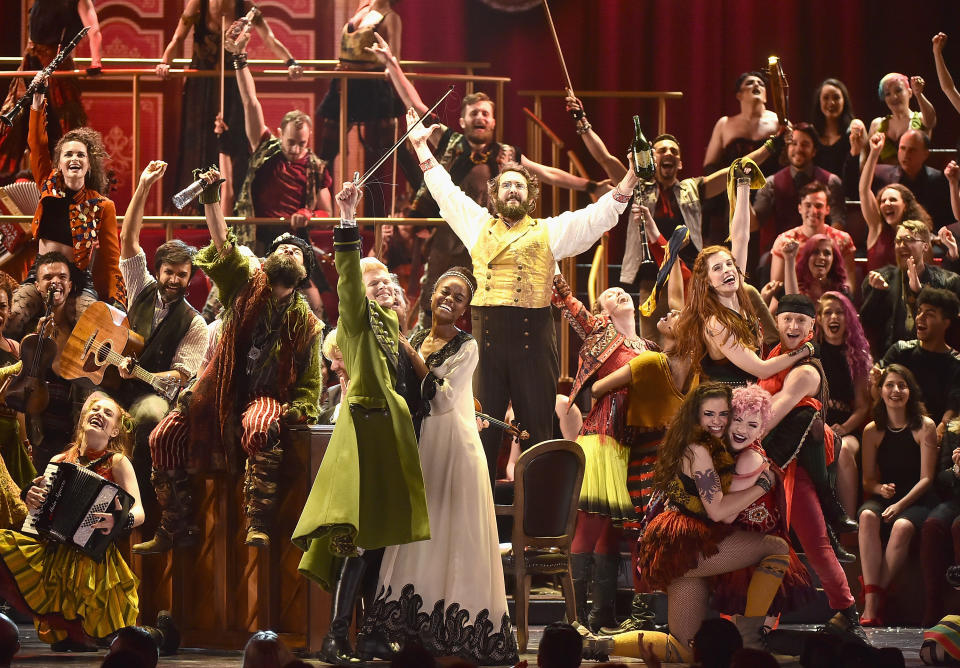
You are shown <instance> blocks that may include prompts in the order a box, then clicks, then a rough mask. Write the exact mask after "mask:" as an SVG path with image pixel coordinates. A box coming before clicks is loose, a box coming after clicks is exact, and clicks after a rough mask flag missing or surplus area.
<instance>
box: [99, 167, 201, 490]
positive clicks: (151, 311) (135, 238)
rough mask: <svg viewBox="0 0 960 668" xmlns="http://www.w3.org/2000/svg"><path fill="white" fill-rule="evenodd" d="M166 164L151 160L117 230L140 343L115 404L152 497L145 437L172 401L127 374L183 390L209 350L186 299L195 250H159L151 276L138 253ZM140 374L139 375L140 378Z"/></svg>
mask: <svg viewBox="0 0 960 668" xmlns="http://www.w3.org/2000/svg"><path fill="white" fill-rule="evenodd" d="M166 169H167V165H166V163H165V162H161V161H159V160H154V161H153V162H151V163H150V164H149V165H147V167H146V169H144V170H143V174H141V175H140V183H139V184H137V190H136V192H135V193H134V195H133V198H132V199H131V200H130V206H129V207H128V208H127V213H126V215H125V216H124V217H123V226H122V228H121V230H120V272H121V273H122V274H123V280H124V281H125V285H127V286H129V287H128V289H127V317H128V318H129V321H130V327H131V329H133V331H135V332H136V333H137V334H139V335H140V336H142V337H143V339H144V348H143V352H142V353H141V354H140V355H139V357H138V358H137V360H136V361H134V360H133V359H131V358H127V360H126V362H127V364H126V369H124V368H121V370H120V375H121V376H123V377H124V378H126V379H128V380H127V381H126V382H124V384H123V386H122V387H121V389H120V391H119V392H118V393H117V399H118V401H119V402H120V403H121V405H123V407H124V408H126V409H127V410H128V411H129V412H130V415H131V416H133V418H134V420H136V429H135V431H134V450H133V457H132V459H133V465H134V469H135V470H136V472H137V483H138V484H139V486H140V490H141V494H147V495H149V496H152V490H153V486H152V485H151V484H150V470H151V466H152V462H151V458H150V444H149V436H150V432H151V431H152V430H153V428H154V427H156V426H157V424H158V423H159V422H160V420H162V419H163V417H164V416H165V415H166V414H167V413H168V412H169V411H170V401H168V399H167V398H165V397H163V396H161V395H160V394H158V391H157V390H155V389H154V388H153V387H152V386H151V385H148V384H147V383H146V382H144V381H143V380H140V379H138V377H137V376H134V375H133V374H132V373H131V372H132V371H133V369H134V364H136V365H138V366H139V367H140V368H141V369H143V370H145V371H148V372H150V373H151V374H152V375H153V376H155V378H156V383H157V384H158V385H164V384H167V385H168V386H169V387H172V388H174V390H175V389H176V387H178V386H179V387H183V386H185V385H186V384H187V381H189V380H190V378H192V377H193V376H194V374H196V373H197V369H198V368H199V367H200V363H201V362H202V361H203V355H204V353H205V352H206V349H207V327H206V325H205V324H204V321H203V318H202V317H200V314H199V313H197V311H196V310H195V309H194V308H193V307H192V306H191V305H190V304H189V303H188V302H187V300H186V299H184V294H186V291H187V286H188V285H189V284H190V277H191V276H192V274H193V256H194V254H195V253H196V249H195V248H193V247H192V246H188V245H187V244H185V243H183V242H182V241H180V240H179V239H174V240H172V241H168V242H166V243H165V244H163V245H161V246H160V247H159V248H158V249H157V252H156V255H155V258H154V271H155V272H156V275H155V276H151V275H150V273H149V272H148V270H147V258H146V255H145V254H144V252H143V249H142V248H140V243H139V241H140V228H141V227H142V226H143V209H144V205H145V204H146V201H147V196H148V195H149V193H150V187H151V186H152V185H153V184H154V183H156V182H157V181H159V180H160V178H161V177H162V176H163V173H164V172H165V171H166ZM143 376H144V374H142V373H141V374H139V377H140V378H142V377H143Z"/></svg>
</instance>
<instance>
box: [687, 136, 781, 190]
mask: <svg viewBox="0 0 960 668" xmlns="http://www.w3.org/2000/svg"><path fill="white" fill-rule="evenodd" d="M785 132H786V126H783V130H781V131H780V132H778V133H777V134H776V135H774V136H772V137H771V138H770V140H769V141H766V142H764V143H763V146H761V147H760V148H758V149H757V150H755V151H752V152H751V153H748V154H747V155H746V156H745V157H746V158H749V159H750V160H753V161H754V162H755V163H757V164H758V165H762V164H763V163H764V162H766V160H767V159H768V158H769V157H770V156H772V155H776V154H777V153H779V152H780V149H781V148H783V145H784V144H785V143H786V140H785V139H784V137H785V135H784V133H785ZM729 171H730V167H724V168H722V169H718V170H717V171H715V172H714V173H713V174H710V175H709V176H705V177H704V178H703V196H704V198H705V199H709V198H710V197H716V196H717V195H719V194H720V193H722V192H723V191H724V189H725V188H726V187H727V172H729Z"/></svg>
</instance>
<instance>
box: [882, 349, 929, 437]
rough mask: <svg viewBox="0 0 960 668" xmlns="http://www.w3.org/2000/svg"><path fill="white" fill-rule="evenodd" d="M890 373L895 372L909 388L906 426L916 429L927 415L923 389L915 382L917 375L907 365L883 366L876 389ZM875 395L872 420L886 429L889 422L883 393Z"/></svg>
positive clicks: (912, 429)
mask: <svg viewBox="0 0 960 668" xmlns="http://www.w3.org/2000/svg"><path fill="white" fill-rule="evenodd" d="M891 373H895V374H897V375H898V376H900V377H901V378H903V380H904V381H905V382H906V383H907V388H908V389H909V390H910V396H909V397H907V407H906V415H907V426H909V427H910V429H911V431H916V430H917V429H919V428H920V425H922V424H923V418H924V416H925V415H927V407H926V406H925V405H924V403H923V391H922V390H921V389H920V383H918V382H917V377H916V376H914V375H913V372H911V371H910V369H908V368H907V367H905V366H902V365H900V364H891V365H889V366H886V367H884V369H883V373H881V374H880V379H879V380H878V381H877V388H878V389H882V388H883V384H884V383H885V382H886V381H887V376H889V375H890V374H891ZM877 395H878V396H877V400H876V401H874V402H873V420H874V422H876V423H877V426H878V427H879V428H880V429H886V428H887V426H888V425H889V424H890V414H889V413H888V412H887V404H886V402H884V400H883V394H882V393H881V392H878V393H877Z"/></svg>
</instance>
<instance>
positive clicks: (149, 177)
mask: <svg viewBox="0 0 960 668" xmlns="http://www.w3.org/2000/svg"><path fill="white" fill-rule="evenodd" d="M166 171H167V163H165V162H163V161H162V160H153V161H151V162H150V164H148V165H147V166H146V168H145V169H144V170H143V173H142V174H140V182H139V183H137V189H136V190H135V191H134V193H133V197H132V198H130V204H129V205H128V206H127V213H126V214H124V216H123V226H122V227H121V228H120V259H121V260H126V259H128V258H131V257H134V256H136V255H139V254H140V230H141V228H142V227H143V208H144V206H145V205H146V203H147V197H148V196H149V195H150V188H151V187H153V184H154V183H156V182H157V181H159V180H160V179H161V178H163V174H164V172H166Z"/></svg>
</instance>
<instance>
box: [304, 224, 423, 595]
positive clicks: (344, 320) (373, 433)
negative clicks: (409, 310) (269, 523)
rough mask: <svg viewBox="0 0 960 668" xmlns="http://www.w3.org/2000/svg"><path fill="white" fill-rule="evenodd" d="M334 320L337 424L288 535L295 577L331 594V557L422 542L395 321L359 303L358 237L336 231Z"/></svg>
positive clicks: (419, 493) (419, 482) (335, 560)
mask: <svg viewBox="0 0 960 668" xmlns="http://www.w3.org/2000/svg"><path fill="white" fill-rule="evenodd" d="M334 250H335V259H336V264H337V272H338V273H339V275H340V277H339V279H338V281H337V295H338V297H339V299H340V320H339V322H338V323H337V344H338V346H339V348H340V351H341V352H342V353H343V362H344V365H345V367H346V371H347V375H348V376H349V377H350V385H349V387H348V389H347V394H346V396H345V397H343V400H342V401H343V407H342V408H341V409H340V417H339V419H338V420H337V424H336V426H335V427H334V430H333V435H332V436H331V438H330V444H329V445H328V446H327V451H326V454H325V455H324V458H323V462H322V463H321V465H320V470H319V471H318V472H317V477H316V479H315V480H314V481H313V488H312V489H311V490H310V496H309V497H308V498H307V503H306V505H305V506H304V508H303V512H302V513H301V515H300V520H299V521H298V522H297V527H296V529H295V530H294V532H293V542H294V544H295V545H297V547H299V548H300V549H301V550H303V551H304V552H305V554H304V555H303V558H302V559H301V560H300V572H301V573H303V574H304V575H305V576H307V577H309V578H311V579H312V580H315V581H317V582H318V583H319V584H320V585H321V586H323V587H324V588H325V589H330V588H331V587H332V586H333V585H334V584H335V583H336V579H337V575H336V570H337V568H338V565H339V558H341V557H345V556H352V555H355V554H356V553H357V551H356V548H357V547H361V548H364V549H376V548H380V547H386V546H387V545H400V544H402V543H412V542H414V541H418V540H427V539H429V538H430V523H429V520H428V518H427V501H426V496H425V494H424V489H423V473H422V472H421V470H420V456H419V452H418V450H417V438H416V435H415V433H414V431H413V423H412V422H411V420H410V412H409V410H408V409H407V404H406V402H405V401H404V400H403V398H402V397H401V396H400V395H399V394H397V392H396V391H395V390H394V386H395V384H396V375H397V354H398V337H399V327H398V323H397V315H396V313H394V312H393V311H392V310H389V309H384V308H382V307H381V306H380V305H379V304H377V302H376V301H373V300H370V299H367V297H366V290H365V288H364V284H363V277H362V276H361V274H360V233H359V231H358V230H357V228H351V227H345V228H340V227H338V228H336V230H335V236H334Z"/></svg>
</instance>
